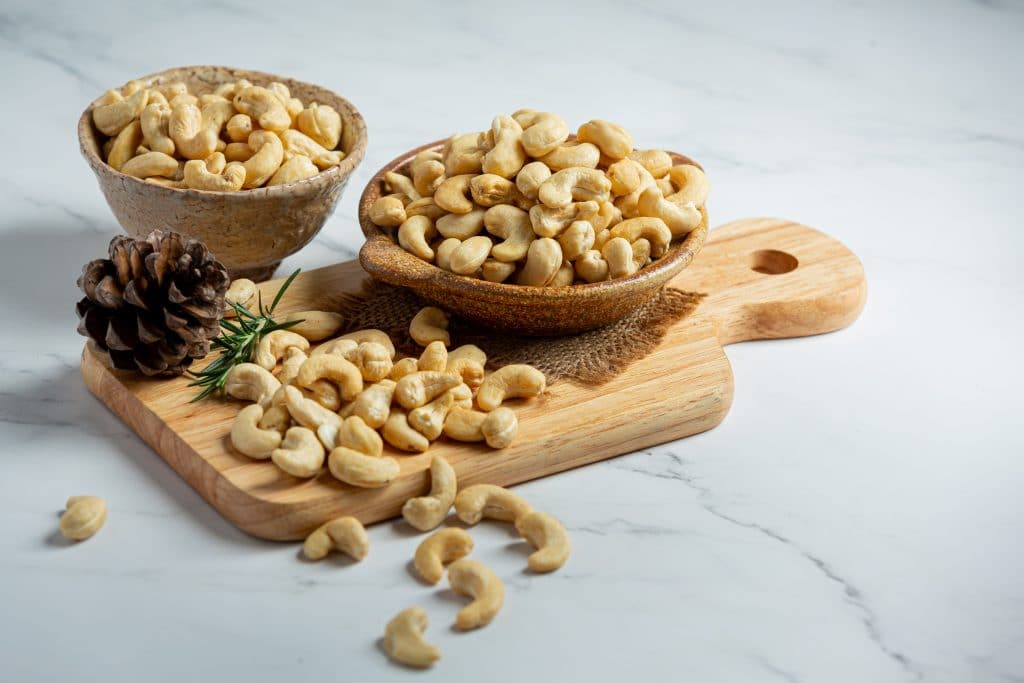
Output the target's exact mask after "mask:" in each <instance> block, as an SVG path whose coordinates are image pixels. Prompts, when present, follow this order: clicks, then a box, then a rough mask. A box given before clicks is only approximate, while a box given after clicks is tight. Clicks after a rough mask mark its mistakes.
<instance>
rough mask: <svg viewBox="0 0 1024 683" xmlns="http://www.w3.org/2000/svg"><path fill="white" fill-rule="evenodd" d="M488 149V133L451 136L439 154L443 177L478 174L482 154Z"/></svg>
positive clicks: (482, 158) (480, 167)
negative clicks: (442, 161) (442, 162)
mask: <svg viewBox="0 0 1024 683" xmlns="http://www.w3.org/2000/svg"><path fill="white" fill-rule="evenodd" d="M490 148H491V143H490V135H489V131H488V133H467V134H465V135H453V136H452V137H450V138H448V141H447V142H446V143H445V145H444V151H443V152H442V153H441V154H442V157H443V159H444V170H445V175H447V176H448V177H449V178H451V177H452V176H457V175H462V174H465V173H472V174H476V173H480V171H481V169H482V166H483V161H484V154H486V153H487V151H488V150H489V149H490ZM435 194H436V193H435Z"/></svg>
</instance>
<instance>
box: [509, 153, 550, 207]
mask: <svg viewBox="0 0 1024 683" xmlns="http://www.w3.org/2000/svg"><path fill="white" fill-rule="evenodd" d="M550 177H551V169H550V168H548V167H547V166H546V165H545V164H544V163H543V162H540V161H531V162H530V163H528V164H526V165H525V166H523V168H522V169H520V171H519V173H518V174H517V175H516V189H518V190H519V192H520V193H522V195H523V196H524V197H526V198H528V199H533V200H535V199H537V191H538V190H540V186H541V185H542V184H543V183H544V181H545V180H547V179H548V178H550Z"/></svg>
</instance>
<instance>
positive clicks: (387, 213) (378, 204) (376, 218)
mask: <svg viewBox="0 0 1024 683" xmlns="http://www.w3.org/2000/svg"><path fill="white" fill-rule="evenodd" d="M405 219H406V214H405V204H403V203H402V200H401V199H398V198H397V197H395V196H392V195H386V196H384V197H379V198H378V199H377V200H376V201H375V202H374V203H373V204H371V205H370V220H371V221H372V222H373V224H374V225H379V226H380V227H382V228H397V227H398V226H399V225H401V224H402V223H404V222H405Z"/></svg>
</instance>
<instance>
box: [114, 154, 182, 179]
mask: <svg viewBox="0 0 1024 683" xmlns="http://www.w3.org/2000/svg"><path fill="white" fill-rule="evenodd" d="M121 173H124V174H125V175H130V176H133V177H135V178H147V179H148V178H153V177H154V176H160V177H162V178H172V177H173V176H175V175H177V173H178V160H177V159H175V158H174V157H171V156H168V155H166V154H164V153H163V152H146V153H145V154H140V155H139V156H137V157H132V158H131V159H129V160H128V161H126V162H124V165H123V166H121Z"/></svg>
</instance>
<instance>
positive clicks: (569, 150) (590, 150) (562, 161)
mask: <svg viewBox="0 0 1024 683" xmlns="http://www.w3.org/2000/svg"><path fill="white" fill-rule="evenodd" d="M539 161H540V162H541V163H543V164H544V165H545V166H546V167H547V168H549V169H551V170H552V171H561V170H562V169H566V168H572V167H573V166H580V167H583V168H597V164H598V163H599V162H600V161H601V150H599V149H598V148H597V145H592V144H591V143H589V142H567V143H565V144H564V145H562V146H561V147H557V148H555V149H554V150H552V151H550V152H548V153H547V154H545V155H544V156H542V157H541V158H540V159H539Z"/></svg>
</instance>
